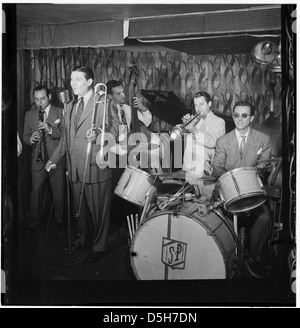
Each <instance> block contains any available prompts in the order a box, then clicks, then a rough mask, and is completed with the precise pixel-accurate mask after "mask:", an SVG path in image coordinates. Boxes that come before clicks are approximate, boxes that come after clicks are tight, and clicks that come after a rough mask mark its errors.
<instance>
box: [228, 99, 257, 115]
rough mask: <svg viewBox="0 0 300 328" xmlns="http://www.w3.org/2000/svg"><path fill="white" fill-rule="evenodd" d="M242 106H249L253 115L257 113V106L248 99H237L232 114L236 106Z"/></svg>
mask: <svg viewBox="0 0 300 328" xmlns="http://www.w3.org/2000/svg"><path fill="white" fill-rule="evenodd" d="M237 106H242V107H249V108H250V114H251V116H253V115H254V113H255V107H254V106H253V105H251V104H250V103H249V102H248V101H237V102H236V103H235V105H234V107H233V110H232V114H233V113H234V110H235V107H237Z"/></svg>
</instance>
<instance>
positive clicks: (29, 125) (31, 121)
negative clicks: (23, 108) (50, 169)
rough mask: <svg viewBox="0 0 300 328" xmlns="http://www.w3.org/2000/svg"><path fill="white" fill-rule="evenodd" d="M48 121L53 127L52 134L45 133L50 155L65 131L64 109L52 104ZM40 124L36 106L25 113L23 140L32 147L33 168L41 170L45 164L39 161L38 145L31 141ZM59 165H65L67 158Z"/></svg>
mask: <svg viewBox="0 0 300 328" xmlns="http://www.w3.org/2000/svg"><path fill="white" fill-rule="evenodd" d="M46 123H48V124H49V125H50V126H51V127H52V134H51V135H50V134H48V133H47V132H46V133H45V142H46V148H47V152H48V156H49V157H50V156H51V155H52V154H53V152H54V150H55V149H56V147H57V146H58V144H59V140H60V138H61V136H62V133H63V122H62V109H60V108H58V107H55V106H52V105H51V107H50V109H49V114H48V117H47V119H46ZM38 124H39V110H38V108H36V107H34V108H33V109H31V110H29V111H27V112H26V113H25V119H24V132H23V140H24V142H25V143H26V144H27V145H29V146H31V147H32V155H31V169H32V170H33V171H34V170H40V169H41V167H42V166H43V165H44V164H43V163H38V162H37V161H36V160H37V155H38V147H37V144H35V145H32V144H31V142H30V137H31V136H32V133H33V132H34V131H37V130H38ZM59 167H65V160H64V158H62V160H61V161H60V163H59Z"/></svg>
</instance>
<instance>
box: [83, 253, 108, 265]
mask: <svg viewBox="0 0 300 328" xmlns="http://www.w3.org/2000/svg"><path fill="white" fill-rule="evenodd" d="M104 254H105V252H91V253H90V254H88V256H87V258H86V262H87V263H96V262H98V261H100V260H101V259H102V258H103V256H104Z"/></svg>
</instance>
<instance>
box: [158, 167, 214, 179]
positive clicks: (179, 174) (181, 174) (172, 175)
mask: <svg viewBox="0 0 300 328" xmlns="http://www.w3.org/2000/svg"><path fill="white" fill-rule="evenodd" d="M152 175H153V176H158V177H161V178H167V179H185V178H186V171H183V170H179V171H174V172H162V173H161V172H158V173H152ZM189 178H193V175H191V174H190V175H189ZM195 179H198V180H205V181H215V180H216V178H215V177H212V176H209V175H207V176H203V177H201V178H199V177H198V176H197V175H195Z"/></svg>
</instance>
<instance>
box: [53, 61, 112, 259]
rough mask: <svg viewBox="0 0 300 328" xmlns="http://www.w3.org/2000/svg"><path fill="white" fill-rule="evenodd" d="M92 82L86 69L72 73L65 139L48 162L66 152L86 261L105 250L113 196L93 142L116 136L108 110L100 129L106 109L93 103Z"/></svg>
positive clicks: (96, 256) (100, 256)
mask: <svg viewBox="0 0 300 328" xmlns="http://www.w3.org/2000/svg"><path fill="white" fill-rule="evenodd" d="M93 82H94V74H93V71H92V70H91V69H90V68H89V67H87V66H82V67H75V68H74V69H73V70H72V72H71V87H72V89H73V92H74V95H75V96H76V99H75V100H74V101H73V102H71V103H69V104H68V105H67V108H66V115H65V131H66V132H65V138H62V139H61V142H60V144H59V146H58V147H57V149H56V151H55V152H54V153H53V154H52V156H51V157H50V160H49V161H48V163H47V167H48V168H50V167H51V165H53V164H56V163H58V162H59V160H60V158H61V157H62V156H63V155H64V154H65V153H66V155H67V156H66V159H67V169H68V172H69V177H70V182H71V186H72V190H73V192H74V198H75V205H76V209H77V211H78V213H77V214H79V218H78V226H79V230H80V243H81V245H80V246H82V247H83V248H87V249H88V253H87V261H88V262H95V261H98V260H100V258H102V257H103V255H104V254H105V252H106V251H107V237H108V232H109V223H110V210H111V208H110V205H111V195H112V191H111V178H112V173H111V169H110V168H109V167H103V168H100V167H98V166H97V164H96V157H97V154H98V152H99V151H100V146H101V145H100V144H98V143H96V139H97V136H98V135H100V133H101V132H102V130H103V129H105V132H111V133H112V134H113V135H114V137H116V136H117V134H114V133H115V131H118V126H117V122H116V120H114V118H113V116H112V115H111V113H110V111H109V109H108V110H107V113H106V126H105V127H103V126H102V120H103V115H104V110H105V106H104V103H100V102H97V104H95V92H94V88H93ZM93 122H94V124H92V123H93ZM92 126H95V128H93V127H92ZM87 156H88V157H87Z"/></svg>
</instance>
